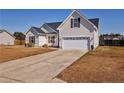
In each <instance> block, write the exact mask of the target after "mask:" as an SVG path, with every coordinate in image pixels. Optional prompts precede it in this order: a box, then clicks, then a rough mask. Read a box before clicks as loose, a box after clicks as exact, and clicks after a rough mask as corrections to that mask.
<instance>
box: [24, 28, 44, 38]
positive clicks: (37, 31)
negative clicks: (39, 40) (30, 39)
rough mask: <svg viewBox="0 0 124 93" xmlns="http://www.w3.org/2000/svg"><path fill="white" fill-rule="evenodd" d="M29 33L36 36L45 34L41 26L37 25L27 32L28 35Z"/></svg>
mask: <svg viewBox="0 0 124 93" xmlns="http://www.w3.org/2000/svg"><path fill="white" fill-rule="evenodd" d="M27 34H30V35H31V34H33V35H34V36H39V35H44V32H43V31H42V30H41V29H40V28H37V27H31V28H30V29H29V30H28V31H27V32H26V35H27Z"/></svg>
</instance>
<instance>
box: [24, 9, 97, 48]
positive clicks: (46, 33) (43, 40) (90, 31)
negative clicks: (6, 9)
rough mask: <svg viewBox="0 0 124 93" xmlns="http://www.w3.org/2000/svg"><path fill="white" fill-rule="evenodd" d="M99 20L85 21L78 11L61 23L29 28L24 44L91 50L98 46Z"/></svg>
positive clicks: (74, 11)
mask: <svg viewBox="0 0 124 93" xmlns="http://www.w3.org/2000/svg"><path fill="white" fill-rule="evenodd" d="M98 31H99V19H98V18H95V19H86V18H85V17H84V16H82V15H81V14H80V13H79V12H78V11H76V10H73V11H72V13H71V14H70V15H69V16H68V17H67V18H66V19H65V20H64V21H63V22H54V23H44V24H43V25H42V26H41V27H40V28H37V27H31V28H30V30H29V31H28V32H26V43H34V44H35V46H43V45H44V44H47V45H49V46H55V47H59V48H62V49H82V50H91V49H92V48H94V49H95V48H96V47H97V46H98V45H99V35H98Z"/></svg>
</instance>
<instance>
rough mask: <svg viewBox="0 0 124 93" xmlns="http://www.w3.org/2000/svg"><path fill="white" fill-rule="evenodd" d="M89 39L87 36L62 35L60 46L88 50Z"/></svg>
mask: <svg viewBox="0 0 124 93" xmlns="http://www.w3.org/2000/svg"><path fill="white" fill-rule="evenodd" d="M89 40H90V39H89V37H63V40H62V48H63V49H80V50H89V47H90V43H89Z"/></svg>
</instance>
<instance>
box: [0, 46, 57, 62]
mask: <svg viewBox="0 0 124 93" xmlns="http://www.w3.org/2000/svg"><path fill="white" fill-rule="evenodd" d="M55 50H56V49H51V48H34V47H32V48H31V47H30V48H27V47H24V46H0V63H1V62H6V61H10V60H14V59H18V58H23V57H28V56H32V55H36V54H42V53H47V52H50V51H55Z"/></svg>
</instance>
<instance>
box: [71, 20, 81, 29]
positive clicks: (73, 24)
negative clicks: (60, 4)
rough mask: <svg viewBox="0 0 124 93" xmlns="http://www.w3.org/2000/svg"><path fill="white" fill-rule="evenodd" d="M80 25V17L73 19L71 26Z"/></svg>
mask: <svg viewBox="0 0 124 93" xmlns="http://www.w3.org/2000/svg"><path fill="white" fill-rule="evenodd" d="M74 27H78V28H79V27H80V18H74V19H71V28H74Z"/></svg>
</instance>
